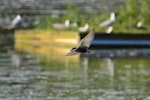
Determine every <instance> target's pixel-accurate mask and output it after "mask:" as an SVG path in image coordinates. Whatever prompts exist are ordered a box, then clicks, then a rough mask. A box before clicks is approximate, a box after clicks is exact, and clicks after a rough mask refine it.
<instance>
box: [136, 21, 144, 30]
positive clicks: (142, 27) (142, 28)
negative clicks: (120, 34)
mask: <svg viewBox="0 0 150 100" xmlns="http://www.w3.org/2000/svg"><path fill="white" fill-rule="evenodd" d="M136 28H137V29H139V30H147V27H146V26H144V25H143V23H142V22H141V21H139V22H138V23H137V24H136Z"/></svg>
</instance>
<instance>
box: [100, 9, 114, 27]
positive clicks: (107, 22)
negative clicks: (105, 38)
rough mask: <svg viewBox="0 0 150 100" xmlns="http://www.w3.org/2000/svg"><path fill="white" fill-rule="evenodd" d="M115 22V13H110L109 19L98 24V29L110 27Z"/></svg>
mask: <svg viewBox="0 0 150 100" xmlns="http://www.w3.org/2000/svg"><path fill="white" fill-rule="evenodd" d="M115 21H116V16H115V13H114V12H112V13H111V14H110V18H109V19H108V20H106V21H104V22H102V23H100V24H99V26H100V27H105V26H112V25H113V24H114V23H115Z"/></svg>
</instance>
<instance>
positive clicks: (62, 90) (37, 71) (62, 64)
mask: <svg viewBox="0 0 150 100" xmlns="http://www.w3.org/2000/svg"><path fill="white" fill-rule="evenodd" d="M19 43H21V42H19ZM7 46H8V45H7ZM17 46H18V47H16V49H15V50H14V49H11V51H10V49H9V50H8V49H7V48H2V47H0V49H3V52H2V51H1V50H0V51H1V52H0V99H1V100H149V98H150V91H149V89H150V85H149V84H150V77H149V76H150V69H149V65H150V62H149V57H145V56H143V57H142V56H141V57H137V56H134V57H119V58H116V57H96V56H95V57H92V56H81V57H78V56H75V57H65V56H62V54H61V53H59V52H58V53H57V54H54V51H53V50H52V49H45V50H49V52H50V53H49V54H48V53H47V52H46V54H44V53H43V52H41V51H40V49H37V47H32V46H31V44H30V43H29V44H26V45H25V44H24V46H21V44H20V45H17ZM38 47H39V48H42V46H38ZM45 47H46V46H44V48H45ZM34 48H35V49H34ZM69 48H70V47H69ZM34 50H35V51H34ZM55 50H56V48H55ZM33 51H34V52H33ZM67 51H68V50H66V52H67ZM63 54H64V53H63Z"/></svg>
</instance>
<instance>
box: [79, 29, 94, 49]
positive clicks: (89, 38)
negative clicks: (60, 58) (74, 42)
mask: <svg viewBox="0 0 150 100" xmlns="http://www.w3.org/2000/svg"><path fill="white" fill-rule="evenodd" d="M94 36H95V32H94V30H92V31H91V32H89V33H88V34H87V35H86V36H85V37H84V38H83V39H82V40H81V41H80V43H79V47H83V46H86V47H90V45H91V42H92V41H93V39H94Z"/></svg>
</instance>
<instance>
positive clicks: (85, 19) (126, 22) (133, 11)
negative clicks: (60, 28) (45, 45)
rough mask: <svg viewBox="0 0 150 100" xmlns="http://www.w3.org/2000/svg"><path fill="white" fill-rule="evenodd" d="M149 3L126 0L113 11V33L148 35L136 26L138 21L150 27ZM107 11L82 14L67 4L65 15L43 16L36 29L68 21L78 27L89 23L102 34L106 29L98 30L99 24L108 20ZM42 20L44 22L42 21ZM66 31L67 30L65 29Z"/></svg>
mask: <svg viewBox="0 0 150 100" xmlns="http://www.w3.org/2000/svg"><path fill="white" fill-rule="evenodd" d="M149 9H150V3H149V2H148V1H147V0H126V5H121V6H120V7H118V9H117V10H116V11H115V12H116V13H117V14H118V16H117V22H116V23H115V24H114V32H116V33H150V29H148V30H138V29H136V28H135V27H134V26H136V24H137V22H138V21H141V22H143V24H144V25H145V26H146V27H148V28H149V27H150V19H149V16H150V11H149ZM109 16H110V12H109V11H101V14H95V13H93V14H89V13H85V12H84V13H83V12H82V11H81V10H80V9H79V7H77V6H75V5H73V4H72V3H68V6H67V13H66V14H62V15H60V16H59V17H58V18H52V17H51V16H50V15H45V18H44V19H41V20H39V24H38V27H37V29H48V30H49V29H53V28H52V24H53V23H57V22H64V21H65V20H66V19H70V20H71V22H76V23H78V27H80V26H83V25H84V24H85V23H89V25H90V29H93V28H94V29H95V30H96V31H97V32H104V31H105V30H106V27H104V28H100V27H99V23H100V22H102V21H104V20H106V19H107V18H109ZM43 20H44V21H43ZM77 29H78V28H69V30H75V31H76V30H77ZM67 30H68V29H67Z"/></svg>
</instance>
